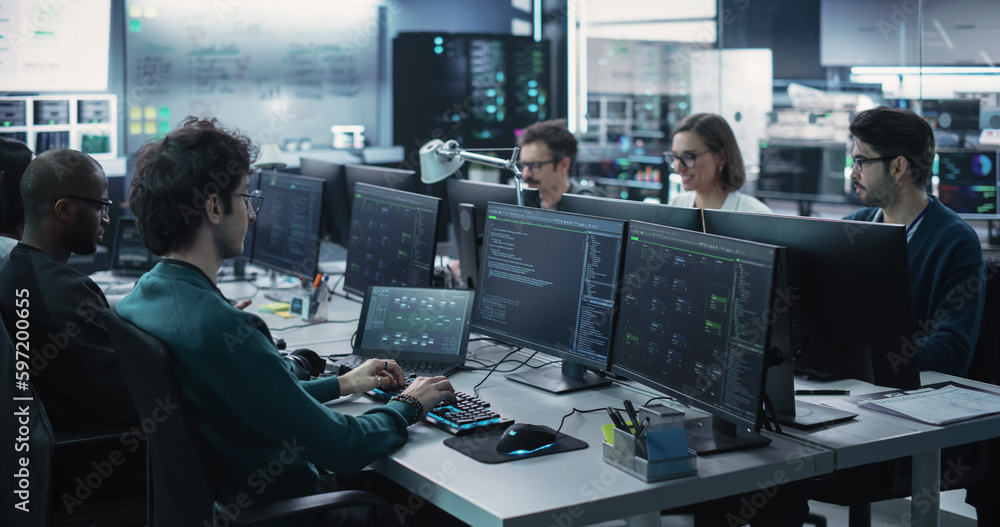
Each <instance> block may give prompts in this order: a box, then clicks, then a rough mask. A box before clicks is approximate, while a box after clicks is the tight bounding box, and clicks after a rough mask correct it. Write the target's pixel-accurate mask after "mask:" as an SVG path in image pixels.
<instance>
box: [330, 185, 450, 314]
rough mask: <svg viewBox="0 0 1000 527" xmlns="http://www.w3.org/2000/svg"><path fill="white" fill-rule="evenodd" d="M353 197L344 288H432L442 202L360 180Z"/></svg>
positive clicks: (356, 290) (355, 290)
mask: <svg viewBox="0 0 1000 527" xmlns="http://www.w3.org/2000/svg"><path fill="white" fill-rule="evenodd" d="M353 199H354V207H353V210H352V211H351V239H350V241H349V242H348V244H347V271H346V272H345V274H344V290H345V291H347V292H350V293H354V294H357V295H364V294H365V291H367V289H368V286H371V285H392V286H411V287H430V285H431V277H432V275H433V274H434V255H435V250H436V244H437V239H436V237H437V228H436V225H437V221H438V209H439V208H440V203H441V200H440V199H439V198H435V197H433V196H424V195H421V194H414V193H412V192H404V191H402V190H395V189H391V188H385V187H377V186H374V185H369V184H367V183H360V182H359V183H358V184H357V186H355V188H354V198H353Z"/></svg>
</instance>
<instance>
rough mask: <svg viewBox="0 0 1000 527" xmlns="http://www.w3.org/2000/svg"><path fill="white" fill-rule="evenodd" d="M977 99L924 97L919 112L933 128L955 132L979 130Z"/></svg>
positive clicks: (978, 105) (978, 104) (978, 103)
mask: <svg viewBox="0 0 1000 527" xmlns="http://www.w3.org/2000/svg"><path fill="white" fill-rule="evenodd" d="M979 107H980V100H979V99H924V100H921V101H920V113H921V115H922V116H923V117H924V118H926V119H927V120H929V121H930V122H931V124H932V125H933V126H934V128H935V129H938V130H950V131H955V132H978V131H979Z"/></svg>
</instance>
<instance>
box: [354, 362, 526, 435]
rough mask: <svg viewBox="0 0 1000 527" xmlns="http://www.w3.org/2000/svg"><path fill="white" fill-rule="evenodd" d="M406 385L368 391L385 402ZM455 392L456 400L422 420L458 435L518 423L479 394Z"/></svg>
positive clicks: (436, 409)
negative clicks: (479, 396) (491, 406)
mask: <svg viewBox="0 0 1000 527" xmlns="http://www.w3.org/2000/svg"><path fill="white" fill-rule="evenodd" d="M412 380H413V377H412V376H410V377H408V378H407V380H406V385H407V386H409V385H410V382H412ZM405 389H406V388H405V387H403V388H400V389H396V390H391V389H388V388H377V389H375V390H372V391H370V392H367V393H366V394H365V395H367V396H368V397H370V398H372V399H374V400H376V401H379V402H383V403H385V402H389V399H392V398H393V396H395V395H396V394H399V393H401V392H402V391H403V390H405ZM455 396H456V399H457V400H456V401H454V402H451V401H442V402H441V404H439V405H438V406H436V407H434V408H432V409H431V410H430V411H428V412H427V413H426V414H425V415H424V417H423V418H422V419H421V420H422V421H423V422H424V423H426V424H429V425H431V426H433V427H435V428H438V429H441V430H444V431H445V432H448V433H449V434H451V435H454V436H461V435H467V434H472V433H475V432H477V431H487V432H489V431H493V430H502V429H504V428H507V427H508V426H510V425H511V424H513V423H514V420H513V419H509V418H506V417H504V416H502V415H500V414H499V413H497V412H495V411H493V409H492V408H490V403H488V402H486V401H484V400H482V399H480V398H478V397H475V396H472V395H469V394H467V393H462V392H457V393H456V394H455Z"/></svg>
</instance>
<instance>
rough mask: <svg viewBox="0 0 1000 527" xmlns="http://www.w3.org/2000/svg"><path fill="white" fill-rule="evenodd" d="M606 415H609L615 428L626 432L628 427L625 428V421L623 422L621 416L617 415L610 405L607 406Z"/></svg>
mask: <svg viewBox="0 0 1000 527" xmlns="http://www.w3.org/2000/svg"><path fill="white" fill-rule="evenodd" d="M608 415H609V416H611V422H612V423H614V425H615V428H617V429H619V430H623V431H626V432H627V431H628V429H627V428H625V423H623V422H622V419H621V417H619V416H618V412H616V411H615V409H614V408H612V407H610V406H609V407H608Z"/></svg>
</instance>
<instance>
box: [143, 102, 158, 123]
mask: <svg viewBox="0 0 1000 527" xmlns="http://www.w3.org/2000/svg"><path fill="white" fill-rule="evenodd" d="M142 115H143V117H145V118H146V120H147V121H155V120H156V106H147V107H145V108H144V109H143V111H142Z"/></svg>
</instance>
